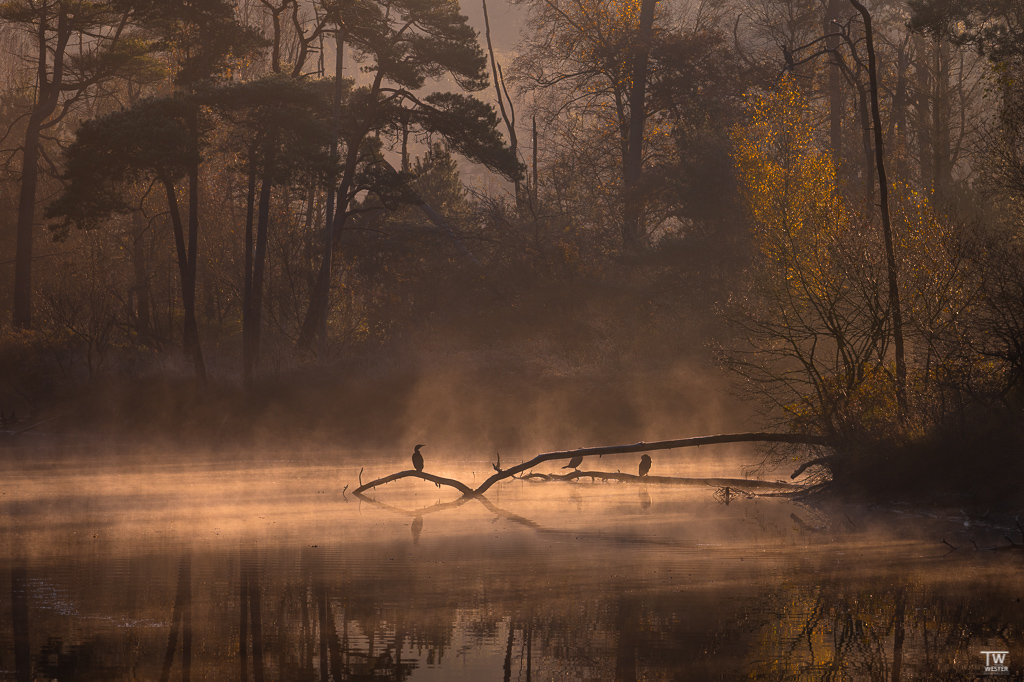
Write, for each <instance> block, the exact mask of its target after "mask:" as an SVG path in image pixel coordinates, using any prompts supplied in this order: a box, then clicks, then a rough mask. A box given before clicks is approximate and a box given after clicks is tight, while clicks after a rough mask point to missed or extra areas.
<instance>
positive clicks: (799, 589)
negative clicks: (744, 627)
mask: <svg viewBox="0 0 1024 682" xmlns="http://www.w3.org/2000/svg"><path fill="white" fill-rule="evenodd" d="M768 600H769V602H770V604H769V605H768V611H769V612H771V613H774V614H776V615H777V618H776V619H775V620H774V622H764V623H761V624H760V625H759V629H760V635H759V641H758V644H757V647H756V648H755V649H754V650H753V652H752V654H751V656H750V658H751V661H750V664H749V665H750V670H751V675H752V676H753V677H755V678H757V679H766V680H790V679H886V680H888V679H892V680H896V679H901V677H902V678H903V679H940V678H942V679H945V678H949V679H953V678H956V679H961V678H963V677H964V676H965V675H966V676H967V677H973V674H974V673H977V672H978V666H979V665H980V663H981V659H980V658H979V654H978V652H979V651H980V650H981V649H984V648H985V647H986V646H999V647H1007V648H1009V649H1010V650H1011V651H1012V650H1020V647H1021V645H1022V644H1024V621H1022V620H1021V617H1020V616H1021V608H1020V605H1019V604H1014V603H1013V602H1012V600H1008V599H1006V598H1005V596H1004V595H999V594H997V593H995V592H981V593H979V594H974V595H972V597H971V598H970V599H968V598H967V597H966V596H964V595H956V596H954V597H952V598H950V596H949V595H946V594H942V593H938V592H936V591H934V589H923V588H921V587H915V586H914V585H913V584H908V583H906V582H902V581H899V580H897V579H895V578H894V579H893V580H891V581H885V582H882V581H871V582H867V583H864V582H857V583H850V582H849V581H835V580H829V581H826V582H823V583H821V584H820V585H816V586H813V585H799V584H794V583H789V584H786V585H785V586H784V587H783V589H782V590H780V591H779V592H778V593H776V594H774V595H772V596H770V597H768ZM1008 623H1016V625H1011V626H1008V625H1007V624H1008ZM950 676H952V677H950Z"/></svg>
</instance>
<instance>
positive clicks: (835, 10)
mask: <svg viewBox="0 0 1024 682" xmlns="http://www.w3.org/2000/svg"><path fill="white" fill-rule="evenodd" d="M842 8H843V0H829V2H828V9H827V10H826V11H825V22H824V23H825V26H824V33H825V35H826V36H831V37H829V38H826V39H825V47H827V48H828V49H829V50H833V51H834V50H837V49H838V48H839V40H840V38H839V36H838V35H833V34H835V33H838V29H837V27H836V26H834V25H833V24H832V22H833V21H834V20H838V19H839V18H840V17H841V16H842V11H843V9H842ZM828 121H829V128H828V132H829V144H830V146H831V148H832V159H833V162H834V163H835V164H836V165H839V164H840V163H841V161H842V159H843V156H844V155H843V74H842V71H841V69H840V66H839V64H838V63H837V62H836V59H835V58H832V59H830V60H829V66H828Z"/></svg>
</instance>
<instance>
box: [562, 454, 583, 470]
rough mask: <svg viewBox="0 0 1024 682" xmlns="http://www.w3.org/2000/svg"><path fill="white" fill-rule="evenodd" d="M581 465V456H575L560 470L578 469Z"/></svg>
mask: <svg viewBox="0 0 1024 682" xmlns="http://www.w3.org/2000/svg"><path fill="white" fill-rule="evenodd" d="M581 464H583V455H576V456H575V457H573V458H572V459H570V460H569V463H568V464H566V465H565V466H564V467H562V468H563V469H579V468H580V465H581Z"/></svg>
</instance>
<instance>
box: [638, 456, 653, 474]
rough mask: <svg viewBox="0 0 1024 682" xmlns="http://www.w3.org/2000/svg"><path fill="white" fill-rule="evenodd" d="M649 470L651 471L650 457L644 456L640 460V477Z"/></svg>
mask: <svg viewBox="0 0 1024 682" xmlns="http://www.w3.org/2000/svg"><path fill="white" fill-rule="evenodd" d="M650 470H651V456H650V455H644V456H643V457H641V458H640V475H641V476H646V475H647V473H648V472H649V471H650Z"/></svg>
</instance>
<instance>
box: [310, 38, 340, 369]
mask: <svg viewBox="0 0 1024 682" xmlns="http://www.w3.org/2000/svg"><path fill="white" fill-rule="evenodd" d="M334 35H335V41H336V42H335V49H334V98H333V100H332V101H331V161H332V162H336V161H337V159H338V143H339V135H340V132H341V93H342V80H341V78H342V75H343V73H344V69H345V39H344V34H343V33H342V31H341V27H340V21H339V28H338V29H337V31H336V32H335V34H334ZM341 203H342V197H341V194H340V193H338V192H337V186H336V185H335V184H334V183H331V185H330V186H329V187H328V188H327V210H326V211H325V214H326V215H325V218H324V247H323V252H322V254H321V257H320V271H319V273H318V274H317V278H316V281H315V282H314V284H313V288H312V290H311V291H310V294H309V308H307V309H306V315H305V318H304V319H303V322H302V330H301V332H300V334H299V345H300V346H303V347H306V348H309V347H311V346H312V345H313V343H314V341H315V340H316V341H319V343H320V345H321V349H320V350H321V354H322V351H323V346H324V344H326V343H327V305H328V293H329V292H330V288H331V260H332V258H333V256H334V223H335V222H336V218H337V213H338V212H340V211H343V210H344V209H343V208H342V206H341Z"/></svg>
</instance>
